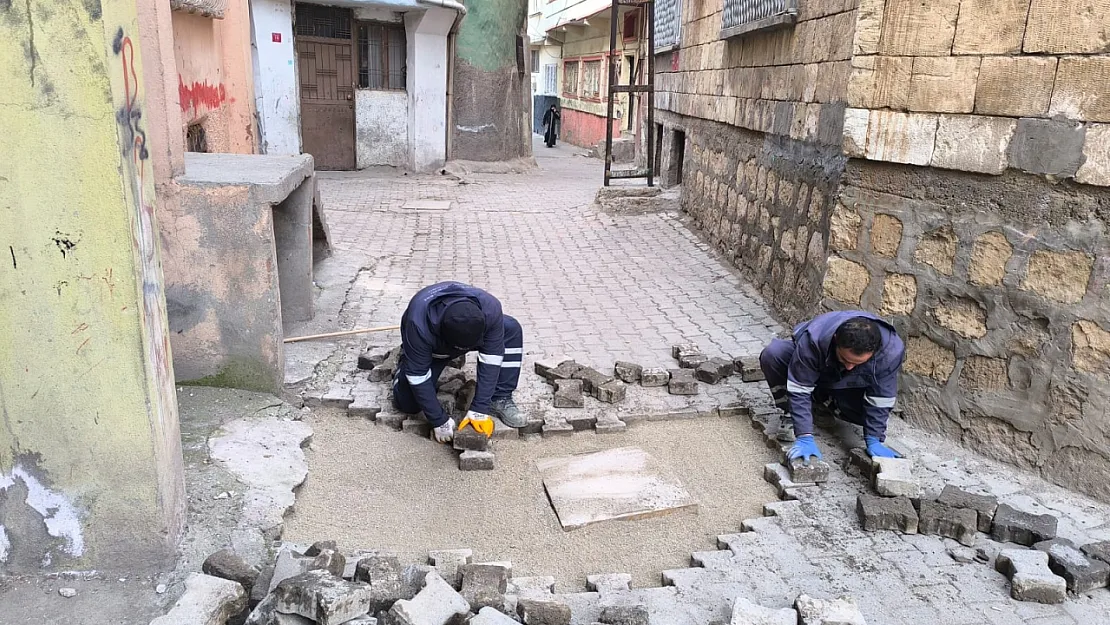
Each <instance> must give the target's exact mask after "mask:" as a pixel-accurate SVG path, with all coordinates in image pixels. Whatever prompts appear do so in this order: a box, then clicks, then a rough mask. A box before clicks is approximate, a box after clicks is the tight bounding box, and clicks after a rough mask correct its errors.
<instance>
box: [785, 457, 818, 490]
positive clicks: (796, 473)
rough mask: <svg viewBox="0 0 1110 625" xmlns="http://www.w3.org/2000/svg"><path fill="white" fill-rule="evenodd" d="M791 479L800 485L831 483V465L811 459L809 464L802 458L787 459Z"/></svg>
mask: <svg viewBox="0 0 1110 625" xmlns="http://www.w3.org/2000/svg"><path fill="white" fill-rule="evenodd" d="M786 462H787V463H788V466H787V468H789V469H790V479H791V480H793V481H794V482H796V483H798V484H823V483H825V482H827V481H829V464H828V463H827V462H825V461H824V460H818V459H816V458H812V459H810V462H809V463H808V464H807V463H806V461H805V460H803V459H801V458H794V459H787V460H786Z"/></svg>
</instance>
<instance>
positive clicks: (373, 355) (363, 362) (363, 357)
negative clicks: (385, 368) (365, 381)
mask: <svg viewBox="0 0 1110 625" xmlns="http://www.w3.org/2000/svg"><path fill="white" fill-rule="evenodd" d="M392 351H393V350H390V349H384V348H381V347H371V348H370V349H368V350H366V351H364V352H362V353H361V354H359V355H358V363H357V365H358V368H359V369H362V370H363V371H369V370H371V369H373V368H374V367H377V366H378V365H380V364H382V363H383V362H385V359H386V358H389V354H390V352H392Z"/></svg>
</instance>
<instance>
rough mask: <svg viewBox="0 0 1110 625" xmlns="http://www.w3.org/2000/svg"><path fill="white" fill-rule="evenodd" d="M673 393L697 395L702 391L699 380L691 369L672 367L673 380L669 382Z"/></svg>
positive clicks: (669, 387) (669, 389)
mask: <svg viewBox="0 0 1110 625" xmlns="http://www.w3.org/2000/svg"><path fill="white" fill-rule="evenodd" d="M667 390H668V391H670V393H671V395H697V394H698V393H699V392H700V389H699V388H698V380H697V378H695V377H694V372H693V371H691V370H689V369H671V380H670V382H668V383H667Z"/></svg>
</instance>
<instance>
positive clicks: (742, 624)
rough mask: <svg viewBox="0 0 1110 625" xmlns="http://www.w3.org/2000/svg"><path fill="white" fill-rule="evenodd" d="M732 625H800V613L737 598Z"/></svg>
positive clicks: (733, 605) (733, 607) (790, 609)
mask: <svg viewBox="0 0 1110 625" xmlns="http://www.w3.org/2000/svg"><path fill="white" fill-rule="evenodd" d="M729 624H730V625H798V611H797V610H794V609H793V608H782V609H777V610H776V609H773V608H765V607H763V606H761V605H759V604H756V603H753V602H751V601H748V600H747V599H745V598H743V597H737V598H736V602H735V603H733V604H732V620H731V621H730V622H729Z"/></svg>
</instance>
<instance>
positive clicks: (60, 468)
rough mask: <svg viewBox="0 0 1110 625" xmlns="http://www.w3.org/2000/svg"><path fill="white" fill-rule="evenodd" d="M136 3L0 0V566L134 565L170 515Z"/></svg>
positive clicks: (172, 489)
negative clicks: (0, 257)
mask: <svg viewBox="0 0 1110 625" xmlns="http://www.w3.org/2000/svg"><path fill="white" fill-rule="evenodd" d="M137 4H138V3H136V2H134V1H127V0H102V1H101V2H98V3H90V2H79V1H77V0H50V1H49V2H48V1H46V0H34V1H32V2H8V3H0V84H2V85H4V89H3V90H0V127H2V128H4V129H5V131H4V132H5V135H4V136H5V140H4V141H3V142H0V162H3V163H4V164H5V166H4V173H3V178H2V179H0V214H2V215H3V220H4V223H5V227H4V228H3V230H2V231H0V244H2V247H3V249H4V250H5V253H6V257H7V259H6V260H5V262H4V263H2V264H0V353H3V354H4V355H5V356H4V357H3V358H0V418H2V421H0V422H2V425H0V526H2V527H3V528H4V529H3V532H2V536H3V538H2V540H0V547H2V549H0V571H14V572H34V571H38V570H42V569H49V570H65V569H74V568H95V569H101V570H128V571H130V572H132V573H138V572H142V571H150V570H153V569H156V568H159V567H162V566H165V565H167V564H169V563H170V562H172V559H173V556H174V553H175V547H176V541H177V539H178V537H179V535H180V531H181V527H182V523H183V521H184V485H183V481H182V466H181V448H180V433H179V429H178V422H177V405H176V400H175V396H174V386H173V382H174V379H173V370H172V367H171V364H170V347H169V340H168V332H167V327H166V316H165V303H164V296H163V290H162V275H161V265H160V260H159V250H158V246H157V237H156V236H155V233H156V232H157V229H156V224H155V222H154V213H155V199H154V174H153V171H152V166H151V157H150V150H149V149H148V147H147V145H146V135H145V132H146V126H145V124H146V119H147V115H145V114H144V113H145V112H146V109H145V107H146V105H147V100H146V93H145V89H144V84H143V79H142V77H143V76H144V74H143V68H142V63H141V54H140V48H139V40H138V32H139V30H138V10H137V6H136V5H137ZM163 32H164V33H165V34H166V35H168V32H165V31H163ZM162 43H164V42H150V44H151V45H158V46H159V47H162V46H161V44H162ZM151 88H152V89H158V88H160V87H159V86H158V85H151ZM121 530H125V531H121Z"/></svg>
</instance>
